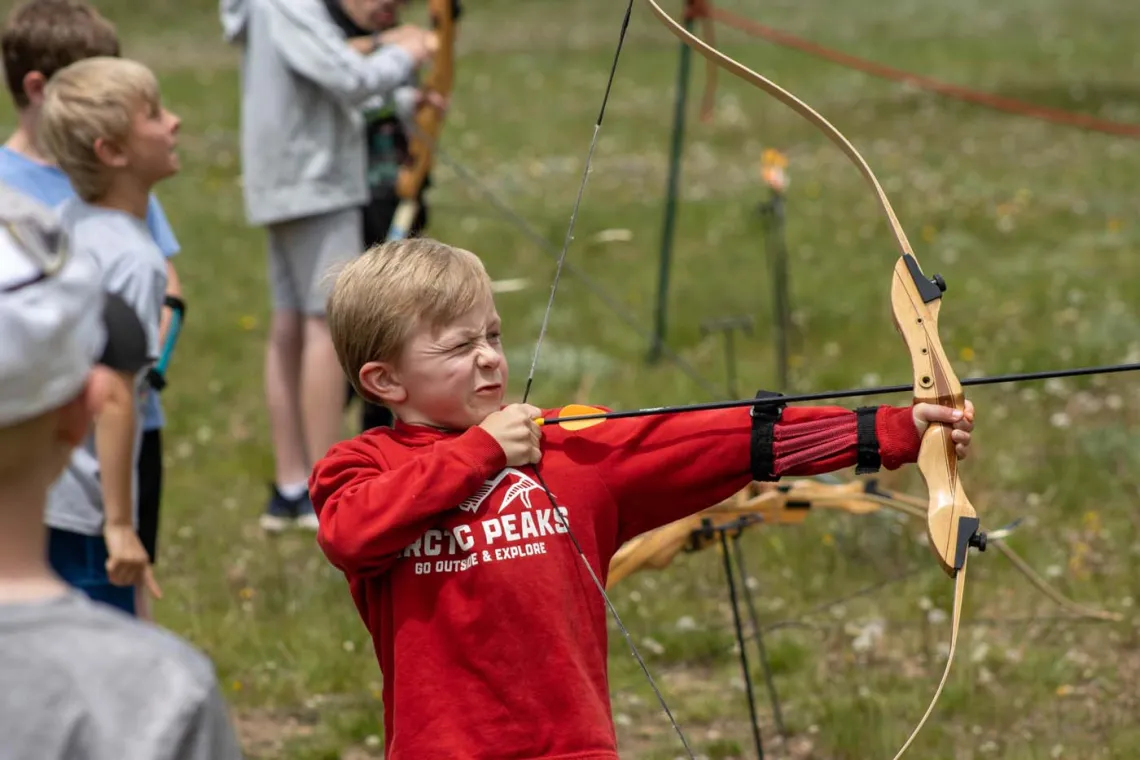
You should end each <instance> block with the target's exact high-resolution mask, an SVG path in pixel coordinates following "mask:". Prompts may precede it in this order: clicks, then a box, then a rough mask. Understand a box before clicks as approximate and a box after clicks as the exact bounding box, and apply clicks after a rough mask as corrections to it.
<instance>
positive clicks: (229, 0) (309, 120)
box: [219, 0, 415, 226]
mask: <svg viewBox="0 0 1140 760" xmlns="http://www.w3.org/2000/svg"><path fill="white" fill-rule="evenodd" d="M219 15H220V18H221V23H222V30H223V33H224V36H225V39H226V41H228V42H231V43H233V44H236V45H240V46H241V47H242V62H241V161H242V190H243V193H244V196H245V209H246V217H247V218H248V220H249V223H250V224H252V225H257V226H262V225H267V224H274V223H277V222H284V221H288V220H290V219H297V218H300V217H306V216H311V215H315V214H324V213H330V212H333V211H339V210H341V209H347V208H355V207H358V206H362V205H364V204H365V203H367V202H368V184H367V181H366V177H365V172H364V169H363V167H364V166H366V165H367V155H366V151H367V146H366V145H365V139H364V117H363V114H362V109H363V106H364V104H365V103H368V102H370V101H374V99H375V98H376V96H380V97H383V98H388V97H392V96H393V95H394V94H395V92H396V90H397V89H399V88H401V87H402V86H403V85H405V84H406V82H407V81H408V79H409V77H410V76H411V74H412V73H413V72H414V70H415V61H414V59H413V58H412V56H411V55H410V54H408V53H407V52H406V51H404V50H402V49H401V48H399V47H397V46H395V45H385V46H383V47H381V48H380V49H379V50H378V51H376V52H375V53H372V54H371V55H361V54H360V53H358V52H356V51H355V50H353V49H352V48H351V47H349V45H348V41H347V39H346V38H345V35H344V32H342V31H341V29H340V27H338V26H337V25H336V23H335V22H334V21H333V19H332V17H331V16H329V13H328V10H327V9H326V8H325V4H324V1H323V0H221V2H220V3H219Z"/></svg>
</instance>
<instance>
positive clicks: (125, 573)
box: [103, 524, 150, 586]
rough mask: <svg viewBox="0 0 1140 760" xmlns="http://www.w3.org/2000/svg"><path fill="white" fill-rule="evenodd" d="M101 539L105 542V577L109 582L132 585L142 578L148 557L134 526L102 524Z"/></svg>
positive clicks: (147, 564)
mask: <svg viewBox="0 0 1140 760" xmlns="http://www.w3.org/2000/svg"><path fill="white" fill-rule="evenodd" d="M103 541H104V542H105V543H106V544H107V578H108V579H109V580H110V581H111V583H113V584H115V585H116V586H134V585H136V584H138V583H139V582H140V581H142V580H143V579H144V574H145V571H146V570H147V568H148V567H149V566H150V557H149V556H147V553H146V549H145V548H143V545H142V542H141V541H139V536H138V533H135V529H134V526H131V525H114V524H107V525H104V526H103Z"/></svg>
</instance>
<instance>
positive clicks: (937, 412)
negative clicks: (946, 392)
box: [913, 401, 974, 459]
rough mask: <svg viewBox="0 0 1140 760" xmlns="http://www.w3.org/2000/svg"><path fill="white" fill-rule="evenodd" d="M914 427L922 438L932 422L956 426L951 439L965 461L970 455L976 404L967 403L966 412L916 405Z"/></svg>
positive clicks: (938, 406)
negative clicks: (971, 432)
mask: <svg viewBox="0 0 1140 760" xmlns="http://www.w3.org/2000/svg"><path fill="white" fill-rule="evenodd" d="M913 412H914V426H915V428H917V429H918V434H919V436H920V437H921V436H922V434H923V433H925V432H926V429H927V428H928V427H930V423H932V422H947V423H951V424H953V426H954V430H953V431H952V432H951V433H950V439H951V440H953V441H954V444H955V446H954V449H955V451H956V452H957V453H958V458H959V459H965V458H966V456H967V455H968V454H969V453H970V431H971V430H973V429H974V404H973V403H972V402H970V401H966V409H965V412H961V411H958V410H957V409H954V408H952V407H949V406H940V405H939V404H915V405H914V408H913Z"/></svg>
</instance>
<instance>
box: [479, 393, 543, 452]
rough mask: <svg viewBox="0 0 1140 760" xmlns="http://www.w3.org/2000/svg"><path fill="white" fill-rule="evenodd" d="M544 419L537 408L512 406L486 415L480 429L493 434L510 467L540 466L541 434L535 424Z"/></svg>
mask: <svg viewBox="0 0 1140 760" xmlns="http://www.w3.org/2000/svg"><path fill="white" fill-rule="evenodd" d="M541 416H542V410H541V409H539V408H538V407H537V406H531V405H530V404H510V405H509V406H505V407H503V408H502V409H500V410H499V411H497V412H492V413H491V414H489V415H487V419H485V420H483V421H482V422H480V423H479V427H481V428H483V429H484V430H486V431H487V432H488V433H490V434H491V437H492V438H494V439H495V440H496V441H498V442H499V445H500V446H502V447H503V453H505V454H506V455H507V466H508V467H518V466H520V465H524V464H537V463H538V460H540V459H542V450H541V449H540V448H539V445H538V444H539V441H540V440H541V439H542V431H541V430H540V429H539V427H538V425H537V424H535V421H534V420H535V418H536V417H541Z"/></svg>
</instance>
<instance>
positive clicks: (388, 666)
mask: <svg viewBox="0 0 1140 760" xmlns="http://www.w3.org/2000/svg"><path fill="white" fill-rule="evenodd" d="M748 412H749V410H748V409H747V408H743V409H726V410H718V411H710V412H689V413H684V414H675V415H658V416H646V417H640V418H629V419H616V420H607V421H606V422H605V423H603V424H601V425H597V426H595V427H592V428H588V429H586V430H583V431H578V432H571V431H566V430H564V429H562V428H560V427H556V426H551V427H547V428H543V441H542V451H543V457H542V460H541V463H540V464H539V466H538V469H539V472H540V473H541V475H542V478H543V480H545V482H546V484H547V485H548V486H549V487H550V491H551V493H552V494H553V495H554V499H555V501H556V502H557V505H558V509H559V510H561V511H562V514H563V515H564V516H565V518H566V522H567V523H568V524H569V526H570V531H571V532H572V533H573V534H574V537H576V538H577V539H578V542H579V543H580V544H581V547H582V550H583V552H584V553H585V555H586V558H587V560H588V561H589V563H590V565H591V566H592V567H593V570H594V572H595V573H597V575H598V577H599V578H600V579H602V581H603V583H604V581H605V577H606V573H607V570H608V567H609V562H610V559H611V557H612V556H613V554H614V552H615V551H616V550H617V549H618V547H619V546H621V544H622V543H623V542H625V541H626V540H628V539H630V538H633V537H634V536H636V535H638V534H639V533H642V532H644V531H647V530H650V529H652V528H655V527H658V526H661V525H664V524H666V523H669V522H672V521H674V520H676V519H679V518H681V517H683V516H686V515H689V514H692V513H694V512H697V511H700V510H702V509H705V508H707V507H710V506H712V505H714V504H716V503H717V502H719V501H721V500H723V499H725V498H727V497H728V496H730V495H731V494H733V493H735V492H736V491H738V490H740V489H741V488H743V487H744V486H745V485H747V484H748V483H749V482H751V480H752V476H751V472H750V435H751V419H750V417H749V415H748ZM554 415H555V410H549V411H547V412H545V416H554ZM775 432H776V436H775V437H776V443H775V447H774V450H775V453H776V469H775V472H776V473H777V474H783V475H814V474H819V473H823V472H831V471H834V470H838V469H841V468H844V467H849V466H851V465H853V464H854V463H855V454H856V423H855V415H854V413H853V412H851V411H849V410H847V409H842V408H838V407H804V408H795V407H789V408H787V409H786V410H785V411H784V414H783V418H782V420H781V422H780V423H778V424H777V426H776V431H775ZM876 432H877V434H878V437H879V444H880V456H881V458H882V464H883V466H884V467H885V468H887V469H896V468H897V467H899V466H900V465H901V464H904V463H906V462H913V461H915V459H916V458H917V455H918V445H919V437H918V434H917V431H916V430H915V427H914V422H913V420H912V416H911V410H910V408H909V407H905V408H895V407H880V409H879V412H878V414H877V416H876ZM789 464H790V467H789ZM310 492H311V495H312V500H313V505H314V508H315V509H316V512H317V515H318V516H319V518H320V530H319V532H318V539H317V540H318V542H319V544H320V546H321V548H322V549H323V551H324V552H325V554H326V556H327V557H328V559H329V561H330V562H332V564H334V565H335V566H336V567H338V568H339V569H340V570H341V571H343V572H344V574H345V576H346V577H347V579H348V581H349V585H350V587H351V590H352V596H353V599H354V600H355V602H356V606H357V609H358V611H359V612H360V615H361V617H362V618H363V620H364V623H365V625H366V626H367V627H368V631H369V632H370V633H371V635H372V639H373V642H374V646H375V650H376V655H377V659H378V660H379V663H380V669H381V671H382V673H383V679H384V690H383V698H384V707H385V709H384V729H385V757H387V758H388V759H389V760H436V759H437V758H439V759H443V758H447V760H459V759H467V758H470V759H472V760H475V759H482V758H496V760H501V759H502V758H516V759H519V760H522V759H523V758H527V759H534V758H545V759H548V760H549V759H553V758H559V759H560V760H567V759H569V758H573V760H595V759H597V760H602V759H603V758H604V759H605V760H615V759H616V758H617V749H616V739H615V734H614V729H613V722H612V715H611V708H610V702H609V690H608V683H607V676H606V665H607V662H606V655H607V643H606V609H605V606H604V603H603V601H602V598H601V595H600V594H599V593H598V590H597V588H596V586H595V585H594V583H593V581H592V580H591V578H590V576H589V574H588V573H587V572H586V569H585V568H584V567H582V560H581V558H580V557H579V556H578V554H577V550H576V549H575V547H574V545H573V542H572V541H571V540H570V537H569V536H567V535H565V532H566V531H565V528H564V527H563V525H562V522H561V521H560V520H559V518H558V516H557V515H555V514H554V513H553V511H552V509H553V508H552V505H551V503H550V501H549V499H548V497H547V495H546V493H545V492H544V491H543V489H542V487H541V486H540V485H539V484H538V482H537V479H535V478H534V471H533V469H532V468H531V467H530V466H529V465H528V466H525V467H517V468H515V467H506V458H505V455H504V453H503V450H502V448H501V447H500V446H499V444H498V443H497V442H496V441H495V439H494V438H492V437H491V436H490V435H489V434H488V433H487V432H486V431H484V430H483V429H482V428H480V427H473V428H470V429H469V430H467V431H465V432H463V433H446V432H442V431H439V430H436V429H434V428H428V427H423V426H413V425H406V424H403V423H400V422H397V423H396V426H395V428H394V429H377V430H374V431H370V432H368V433H365V434H364V435H361V436H358V437H357V438H354V439H352V440H349V441H345V442H343V443H339V444H337V445H336V446H334V447H333V448H332V449H331V450H330V451H329V453H328V455H327V456H326V457H325V458H324V459H322V460H321V461H320V462H319V463H318V464H317V466H316V467H315V469H314V471H313V475H312V478H311V480H310Z"/></svg>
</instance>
